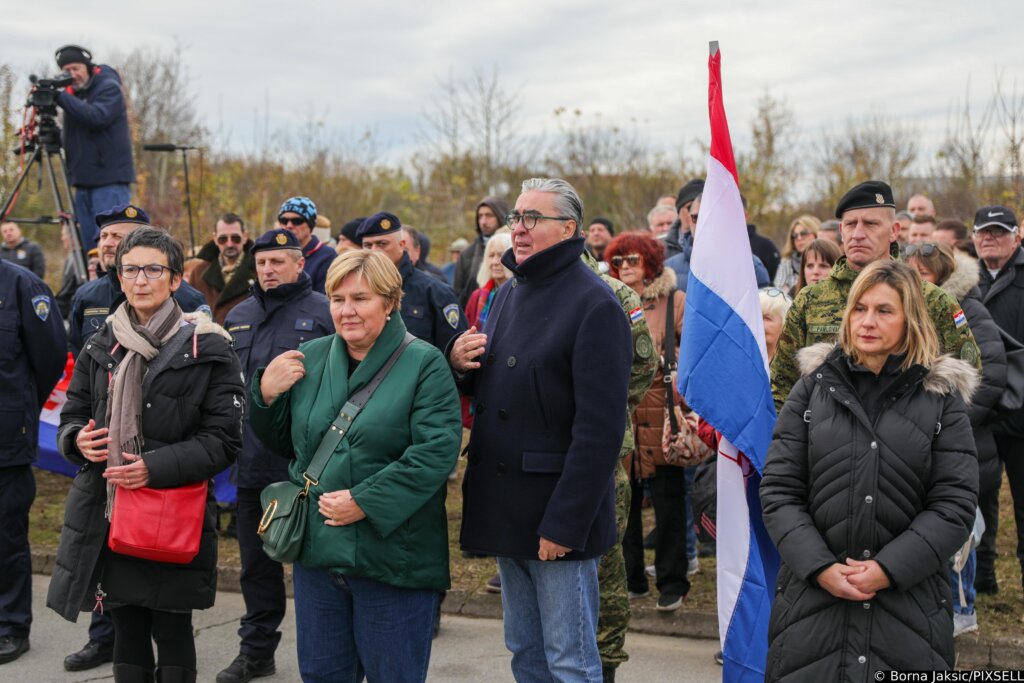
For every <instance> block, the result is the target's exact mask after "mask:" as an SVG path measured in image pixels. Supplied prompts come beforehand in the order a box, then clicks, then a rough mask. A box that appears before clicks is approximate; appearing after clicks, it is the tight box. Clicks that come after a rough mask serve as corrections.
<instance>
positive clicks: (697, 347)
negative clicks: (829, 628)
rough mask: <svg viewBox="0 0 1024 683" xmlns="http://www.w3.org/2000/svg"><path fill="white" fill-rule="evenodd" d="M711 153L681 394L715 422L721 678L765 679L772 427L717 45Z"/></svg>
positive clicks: (773, 569) (773, 562) (771, 556)
mask: <svg viewBox="0 0 1024 683" xmlns="http://www.w3.org/2000/svg"><path fill="white" fill-rule="evenodd" d="M708 70H709V72H710V82H709V84H708V109H709V112H710V116H711V155H710V157H709V159H708V174H707V179H706V181H705V185H704V195H703V198H702V199H701V204H700V217H699V219H698V221H697V228H696V230H697V232H696V239H695V240H694V248H693V254H692V256H691V261H690V275H689V280H688V284H687V291H686V312H685V314H684V323H683V336H682V343H681V348H680V352H679V393H680V394H682V395H683V396H685V397H686V402H687V403H688V404H689V405H690V407H692V408H693V409H694V410H695V411H696V412H697V414H699V415H700V416H701V417H703V418H704V419H705V420H707V422H708V423H709V424H710V425H711V426H712V427H714V428H715V429H717V430H718V431H719V432H720V433H721V435H722V438H721V439H720V440H719V450H718V508H717V511H718V519H717V531H718V626H719V634H720V638H721V641H722V651H723V653H724V657H725V664H724V669H723V672H722V680H723V681H724V682H725V683H734V682H738V681H742V682H743V683H747V682H753V681H758V682H760V681H763V680H764V670H765V658H766V657H767V653H768V617H769V615H770V613H771V606H772V598H773V595H774V588H775V575H776V573H777V572H778V567H779V556H778V552H777V551H776V549H775V546H774V545H773V544H772V541H771V539H770V538H769V536H768V532H767V531H766V530H765V528H764V523H763V521H762V519H761V502H760V499H759V497H758V487H759V485H760V483H761V473H762V472H763V469H764V460H765V455H766V454H767V452H768V444H769V443H770V442H771V439H772V428H773V427H774V425H775V406H774V404H773V403H772V393H771V385H770V383H769V380H768V355H767V353H766V351H765V342H764V325H763V324H762V321H761V305H760V303H759V300H758V293H757V280H756V279H755V277H754V265H753V258H752V256H751V252H750V246H749V244H750V242H749V239H748V237H747V222H746V217H745V215H744V211H743V205H742V203H741V201H740V191H739V177H738V175H737V174H736V162H735V160H734V159H733V154H732V142H731V141H730V139H729V125H728V123H727V122H726V118H725V107H724V105H723V103H722V79H721V53H720V52H719V51H718V43H717V42H713V43H711V57H710V59H709V60H708Z"/></svg>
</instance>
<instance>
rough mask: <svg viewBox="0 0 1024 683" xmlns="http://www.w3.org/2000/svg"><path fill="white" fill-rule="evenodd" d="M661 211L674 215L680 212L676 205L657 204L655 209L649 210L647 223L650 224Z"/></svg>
mask: <svg viewBox="0 0 1024 683" xmlns="http://www.w3.org/2000/svg"><path fill="white" fill-rule="evenodd" d="M659 213H670V214H672V215H673V216H675V215H677V214H678V213H679V212H678V211H676V209H675V206H668V205H667V204H656V205H655V206H654V208H653V209H651V210H650V211H648V212H647V224H648V225H650V223H651V221H652V220H654V217H655V216H657V215H658V214H659Z"/></svg>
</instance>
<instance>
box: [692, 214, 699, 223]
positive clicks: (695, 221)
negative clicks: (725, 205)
mask: <svg viewBox="0 0 1024 683" xmlns="http://www.w3.org/2000/svg"><path fill="white" fill-rule="evenodd" d="M699 215H700V213H691V214H690V220H691V221H693V224H694V225H696V224H697V216H699Z"/></svg>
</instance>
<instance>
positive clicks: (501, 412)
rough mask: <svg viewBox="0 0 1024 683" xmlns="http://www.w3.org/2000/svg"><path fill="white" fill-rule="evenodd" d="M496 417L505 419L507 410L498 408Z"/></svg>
mask: <svg viewBox="0 0 1024 683" xmlns="http://www.w3.org/2000/svg"><path fill="white" fill-rule="evenodd" d="M498 417H500V418H501V419H502V420H507V419H508V411H507V410H505V409H504V408H498Z"/></svg>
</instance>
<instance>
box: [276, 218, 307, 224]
mask: <svg viewBox="0 0 1024 683" xmlns="http://www.w3.org/2000/svg"><path fill="white" fill-rule="evenodd" d="M277 222H278V223H280V224H281V225H288V224H289V223H290V224H291V225H305V224H306V219H305V218H303V217H302V216H298V217H296V218H291V217H289V218H285V217H284V216H282V217H280V218H278V219H277Z"/></svg>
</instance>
